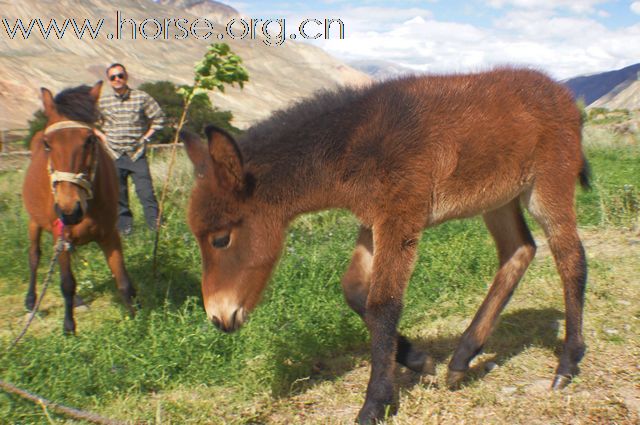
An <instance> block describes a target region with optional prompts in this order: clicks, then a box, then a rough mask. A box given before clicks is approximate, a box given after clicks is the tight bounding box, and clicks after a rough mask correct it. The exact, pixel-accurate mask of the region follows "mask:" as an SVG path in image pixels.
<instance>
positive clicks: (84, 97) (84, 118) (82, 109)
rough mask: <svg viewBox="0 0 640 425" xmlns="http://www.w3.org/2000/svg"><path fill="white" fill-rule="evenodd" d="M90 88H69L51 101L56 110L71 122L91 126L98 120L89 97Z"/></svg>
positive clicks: (83, 86) (97, 114) (94, 105)
mask: <svg viewBox="0 0 640 425" xmlns="http://www.w3.org/2000/svg"><path fill="white" fill-rule="evenodd" d="M90 90H91V87H89V86H87V85H82V86H78V87H71V88H68V89H65V90H63V91H61V92H60V93H58V94H57V95H56V97H55V98H54V99H53V101H54V103H55V104H56V110H57V111H58V113H59V114H60V115H63V116H65V117H67V118H69V119H71V120H74V121H80V122H84V123H87V124H93V123H95V122H96V121H97V120H98V117H99V112H98V108H97V107H96V104H95V102H94V100H93V99H92V98H91V96H90V95H89V91H90Z"/></svg>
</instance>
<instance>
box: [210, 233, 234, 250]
mask: <svg viewBox="0 0 640 425" xmlns="http://www.w3.org/2000/svg"><path fill="white" fill-rule="evenodd" d="M230 243H231V233H228V234H226V235H224V236H220V237H219V238H215V239H214V240H213V242H211V245H213V247H214V248H218V249H224V248H228V247H229V244H230Z"/></svg>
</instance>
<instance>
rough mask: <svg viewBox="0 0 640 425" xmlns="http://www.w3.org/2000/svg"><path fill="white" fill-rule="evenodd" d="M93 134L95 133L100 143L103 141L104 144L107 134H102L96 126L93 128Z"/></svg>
mask: <svg viewBox="0 0 640 425" xmlns="http://www.w3.org/2000/svg"><path fill="white" fill-rule="evenodd" d="M93 134H95V135H96V136H97V137H98V139H100V141H101V142H102V143H105V144H106V143H107V135H106V134H104V133H103V132H102V131H100V130H98V129H97V128H94V129H93Z"/></svg>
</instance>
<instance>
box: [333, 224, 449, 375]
mask: <svg viewBox="0 0 640 425" xmlns="http://www.w3.org/2000/svg"><path fill="white" fill-rule="evenodd" d="M372 274H373V232H372V231H371V229H370V228H368V227H365V226H361V227H360V234H359V235H358V240H357V242H356V247H355V249H354V250H353V255H352V257H351V264H349V267H348V269H347V271H346V272H345V274H344V276H343V277H342V282H341V283H342V289H343V291H344V296H345V299H346V300H347V304H349V307H351V308H352V309H353V311H355V312H356V313H358V315H359V316H360V317H361V318H363V319H364V315H365V310H366V304H367V296H368V295H369V286H370V285H371V276H372ZM396 362H398V363H400V364H401V365H403V366H405V367H407V368H409V369H411V370H412V371H414V372H417V373H428V374H431V375H435V373H436V372H435V363H434V361H433V359H432V358H431V356H429V355H428V354H427V353H426V352H424V351H421V350H418V349H416V347H415V346H414V345H413V344H412V343H411V341H409V340H408V339H407V338H406V337H404V336H402V335H401V334H398V341H397V350H396Z"/></svg>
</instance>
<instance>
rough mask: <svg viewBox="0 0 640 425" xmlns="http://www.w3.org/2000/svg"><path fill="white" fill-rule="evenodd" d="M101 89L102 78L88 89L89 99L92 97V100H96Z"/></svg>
mask: <svg viewBox="0 0 640 425" xmlns="http://www.w3.org/2000/svg"><path fill="white" fill-rule="evenodd" d="M101 89H102V80H100V81H98V82H97V83H95V84H94V85H93V87H91V90H89V96H91V99H93V101H94V102H97V101H98V98H99V97H100V90H101Z"/></svg>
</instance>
